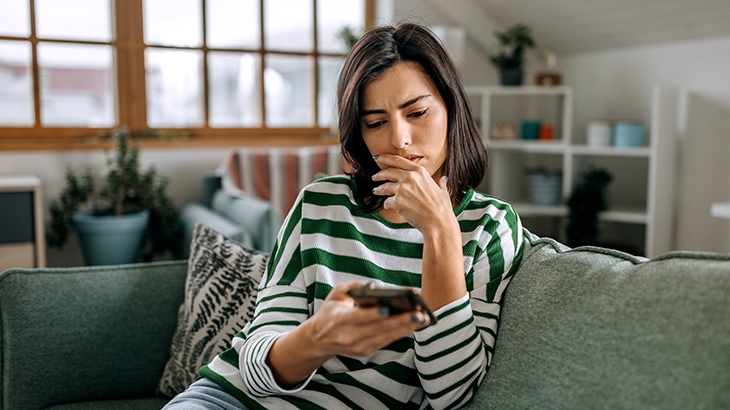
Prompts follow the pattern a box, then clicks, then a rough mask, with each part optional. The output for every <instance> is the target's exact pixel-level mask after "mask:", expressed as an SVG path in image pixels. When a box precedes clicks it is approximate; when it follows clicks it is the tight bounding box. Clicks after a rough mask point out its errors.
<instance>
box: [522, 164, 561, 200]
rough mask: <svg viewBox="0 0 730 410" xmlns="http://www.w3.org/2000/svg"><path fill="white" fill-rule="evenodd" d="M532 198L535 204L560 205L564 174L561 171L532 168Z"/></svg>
mask: <svg viewBox="0 0 730 410" xmlns="http://www.w3.org/2000/svg"><path fill="white" fill-rule="evenodd" d="M529 180H530V200H531V202H532V203H533V204H534V205H541V206H557V205H560V192H561V187H562V185H563V175H562V174H561V173H559V172H547V171H544V170H532V171H530V172H529Z"/></svg>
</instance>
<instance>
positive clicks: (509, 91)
mask: <svg viewBox="0 0 730 410" xmlns="http://www.w3.org/2000/svg"><path fill="white" fill-rule="evenodd" d="M465 88H466V93H467V94H472V95H474V94H481V93H488V94H491V95H529V96H533V95H564V94H566V93H569V92H570V89H569V88H568V87H539V86H534V85H526V86H521V87H502V86H486V87H480V86H472V87H465Z"/></svg>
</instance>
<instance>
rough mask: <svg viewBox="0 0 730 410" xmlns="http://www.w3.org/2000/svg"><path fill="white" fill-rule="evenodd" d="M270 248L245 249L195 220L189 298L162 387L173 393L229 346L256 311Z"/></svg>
mask: <svg viewBox="0 0 730 410" xmlns="http://www.w3.org/2000/svg"><path fill="white" fill-rule="evenodd" d="M268 260H269V256H268V254H267V253H263V252H258V251H255V250H251V249H247V248H244V247H242V246H241V245H239V244H238V243H237V242H234V241H231V240H230V239H227V238H226V237H224V236H223V235H221V234H220V233H218V232H216V231H214V230H212V229H210V228H208V227H206V226H205V225H201V224H196V225H195V230H194V233H193V243H192V246H191V253H190V260H189V263H188V274H187V279H186V280H185V300H184V302H183V303H182V304H181V305H180V310H179V312H178V323H177V327H176V329H175V335H174V336H173V339H172V345H171V347H170V360H169V361H168V362H167V364H166V366H165V370H164V372H163V375H162V378H161V379H160V382H159V385H158V389H159V391H160V392H161V393H162V394H165V395H167V396H170V397H172V396H174V395H176V394H178V393H180V392H181V391H183V390H185V389H186V388H187V387H188V385H190V383H192V382H193V381H195V379H196V378H197V376H198V369H199V368H200V367H201V366H202V365H204V364H207V363H208V362H210V361H211V360H212V359H213V357H215V356H216V355H217V354H219V353H221V352H222V351H224V350H225V349H227V348H229V347H230V341H231V339H232V338H233V336H234V335H235V334H236V333H237V332H239V331H240V330H241V329H243V327H244V325H245V324H246V323H247V322H248V321H249V320H250V319H251V318H252V317H253V313H254V307H255V305H256V296H257V295H258V285H259V283H260V281H261V276H262V275H263V273H264V270H265V269H266V263H267V262H268Z"/></svg>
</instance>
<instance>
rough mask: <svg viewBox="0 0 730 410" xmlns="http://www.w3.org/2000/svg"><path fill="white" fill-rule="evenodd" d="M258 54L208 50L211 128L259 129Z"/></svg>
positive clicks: (259, 63) (259, 61)
mask: <svg viewBox="0 0 730 410" xmlns="http://www.w3.org/2000/svg"><path fill="white" fill-rule="evenodd" d="M260 66H261V58H260V57H259V55H258V54H251V53H227V52H215V51H211V52H210V53H209V54H208V90H209V93H210V116H209V117H210V118H209V123H210V125H211V126H212V127H260V126H261V108H260V107H261V85H260V81H259V78H258V73H259V72H260Z"/></svg>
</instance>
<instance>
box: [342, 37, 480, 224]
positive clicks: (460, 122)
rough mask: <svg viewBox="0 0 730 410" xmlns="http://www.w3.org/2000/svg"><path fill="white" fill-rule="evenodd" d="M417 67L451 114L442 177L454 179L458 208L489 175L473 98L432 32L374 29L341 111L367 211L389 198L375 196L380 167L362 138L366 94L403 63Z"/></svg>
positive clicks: (356, 55)
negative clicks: (362, 105) (469, 190)
mask: <svg viewBox="0 0 730 410" xmlns="http://www.w3.org/2000/svg"><path fill="white" fill-rule="evenodd" d="M403 62H413V63H416V64H417V65H418V66H419V67H420V68H421V69H422V70H423V71H424V73H425V74H426V75H427V76H428V78H430V79H431V81H433V83H434V85H435V86H436V89H437V90H438V91H439V93H440V94H441V98H442V99H443V100H444V103H445V105H446V109H447V111H448V131H447V136H446V140H447V156H446V160H445V162H444V164H443V166H442V174H443V175H446V176H448V178H449V180H448V183H447V184H448V189H449V193H450V195H451V200H452V202H453V203H458V202H460V201H461V199H462V198H463V196H464V192H465V191H466V190H467V188H469V187H471V188H474V187H476V186H478V185H479V184H480V183H481V181H482V179H484V175H485V173H486V170H487V163H488V160H487V151H486V149H485V148H484V143H483V141H482V139H481V136H480V134H479V128H478V127H477V125H476V122H475V121H474V118H473V115H472V112H471V106H470V104H469V99H468V97H467V95H466V91H464V87H463V85H462V84H461V79H460V77H459V73H458V71H457V70H456V66H455V65H454V63H453V61H452V60H451V58H450V57H449V55H448V54H447V53H446V50H444V48H443V46H442V45H441V43H440V42H439V40H438V39H436V37H435V36H434V35H433V34H432V33H431V31H429V30H428V29H427V28H425V27H423V26H420V25H417V24H410V23H403V24H400V25H398V26H396V27H392V26H387V27H377V28H374V29H372V30H369V31H368V32H366V33H365V34H363V36H362V37H361V38H360V40H358V41H357V43H355V45H354V47H353V49H352V50H351V51H350V53H349V54H348V56H347V58H346V60H345V63H344V65H343V67H342V72H341V73H340V78H339V82H338V84H337V106H338V111H339V132H340V144H341V149H342V155H343V157H344V159H345V161H347V162H348V163H349V165H350V167H351V170H350V171H349V173H350V174H351V175H352V176H353V179H354V182H355V187H354V190H355V196H356V197H357V198H360V199H361V200H362V201H363V203H364V205H365V210H366V211H368V212H374V211H378V210H380V209H382V207H383V201H385V198H384V197H381V196H375V195H373V194H372V189H373V187H374V186H375V185H376V183H375V182H373V181H372V179H371V177H372V175H373V174H375V173H376V172H378V171H379V170H380V168H379V167H378V165H377V164H376V163H375V161H374V160H373V158H372V154H371V153H370V151H369V150H368V148H367V146H366V145H365V141H364V140H363V137H362V133H361V128H360V127H361V123H362V118H361V115H360V112H361V101H362V92H363V90H364V88H365V86H367V85H368V84H370V83H371V82H372V81H373V80H375V79H377V78H378V77H379V76H381V75H383V73H385V72H386V71H387V70H388V69H390V68H391V67H393V66H395V65H396V64H398V63H403Z"/></svg>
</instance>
